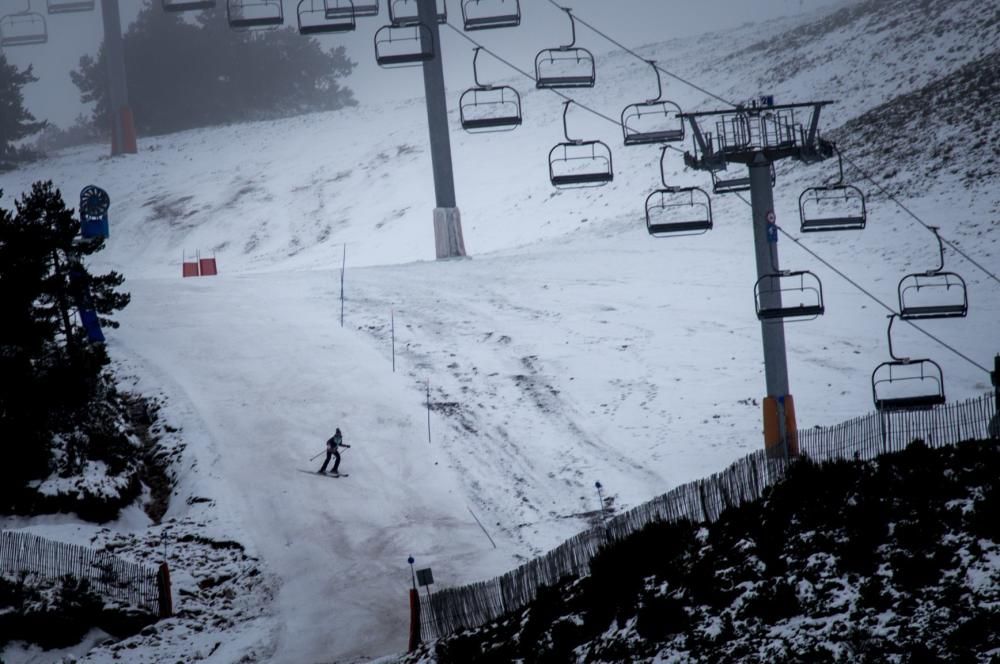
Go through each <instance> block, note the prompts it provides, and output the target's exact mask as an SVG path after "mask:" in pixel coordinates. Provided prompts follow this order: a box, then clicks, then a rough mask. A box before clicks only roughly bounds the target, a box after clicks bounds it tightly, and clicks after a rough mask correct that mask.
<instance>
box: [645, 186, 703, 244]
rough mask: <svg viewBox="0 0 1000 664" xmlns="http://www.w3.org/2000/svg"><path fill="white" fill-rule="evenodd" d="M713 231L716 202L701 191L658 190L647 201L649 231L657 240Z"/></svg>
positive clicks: (697, 188) (680, 189)
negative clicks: (714, 204) (713, 210)
mask: <svg viewBox="0 0 1000 664" xmlns="http://www.w3.org/2000/svg"><path fill="white" fill-rule="evenodd" d="M685 199H686V200H685ZM711 229H712V201H711V198H710V197H709V195H708V194H707V193H706V192H705V191H704V190H703V189H701V188H699V187H673V188H668V189H657V190H656V191H654V192H652V193H651V194H650V195H649V196H647V197H646V231H647V232H648V233H649V234H650V235H652V236H653V237H669V236H681V235H700V234H701V233H704V232H706V231H709V230H711Z"/></svg>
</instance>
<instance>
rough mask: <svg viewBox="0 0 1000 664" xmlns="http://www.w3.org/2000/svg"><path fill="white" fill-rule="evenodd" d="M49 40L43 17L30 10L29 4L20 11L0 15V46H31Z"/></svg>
mask: <svg viewBox="0 0 1000 664" xmlns="http://www.w3.org/2000/svg"><path fill="white" fill-rule="evenodd" d="M48 40H49V28H48V25H47V24H46V23H45V17H44V16H42V15H41V14H39V13H38V12H33V11H31V4H30V3H29V4H28V7H27V8H26V9H25V10H24V11H21V12H18V13H16V14H7V15H6V16H0V47H6V46H31V45H33V44H44V43H45V42H47V41H48Z"/></svg>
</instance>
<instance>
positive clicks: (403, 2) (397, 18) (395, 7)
mask: <svg viewBox="0 0 1000 664" xmlns="http://www.w3.org/2000/svg"><path fill="white" fill-rule="evenodd" d="M418 2H419V0H388V4H389V23H390V25H392V27H394V28H405V27H409V26H413V25H417V24H419V23H420V13H419V7H418V6H417V3H418ZM401 7H411V8H412V10H413V11H412V12H410V13H404V12H402V11H400V9H401ZM437 22H438V23H440V24H442V25H443V24H445V23H447V22H448V6H447V5H446V4H445V0H438V2H437Z"/></svg>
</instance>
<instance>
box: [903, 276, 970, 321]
mask: <svg viewBox="0 0 1000 664" xmlns="http://www.w3.org/2000/svg"><path fill="white" fill-rule="evenodd" d="M897 290H898V292H899V317H900V318H902V319H903V320H927V319H932V318H963V317H965V315H966V314H968V312H969V296H968V289H967V288H966V285H965V280H964V279H962V277H961V276H959V275H958V274H955V273H954V272H942V271H931V272H924V273H922V274H919V273H918V274H908V275H906V276H905V277H903V278H902V279H900V281H899V286H898V288H897Z"/></svg>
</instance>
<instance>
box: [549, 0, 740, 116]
mask: <svg viewBox="0 0 1000 664" xmlns="http://www.w3.org/2000/svg"><path fill="white" fill-rule="evenodd" d="M549 4H551V5H552V6H554V7H558V8H559V9H563V7H562V5H560V4H559V3H557V2H556V1H555V0H549ZM573 18H575V19H576V20H577V21H579V22H580V23H582V24H583V25H585V26H587V27H588V28H590V29H591V30H592V31H594V32H596V33H597V34H599V35H600V36H602V37H604V38H605V39H607V40H608V41H609V42H611V43H612V44H614V45H615V46H617V47H618V48H620V49H622V50H623V51H625V52H626V53H628V54H629V55H632V56H635V57H636V58H638V59H640V60H642V61H643V62H645V63H647V64H648V63H649V58H644V57H642V56H641V55H639V54H638V53H636V52H635V51H633V50H632V49H630V48H629V47H628V46H625V45H624V44H622V43H621V42H619V41H617V40H616V39H614V38H612V37H610V36H608V35H607V34H605V33H604V32H601V31H600V30H598V29H597V28H595V27H594V26H592V25H591V24H590V23H587V22H586V21H584V20H583V19H582V18H580V17H579V16H578V15H577V14H576V13H575V12H574V14H573ZM653 66H654V67H656V68H657V69H658V70H660V71H661V72H663V73H664V74H666V75H667V76H670V77H671V78H674V79H677V80H678V81H680V82H681V83H683V84H684V85H688V86H690V87H692V88H694V89H695V90H697V91H699V92H702V93H704V94H706V95H708V96H709V97H712V98H713V99H717V100H719V101H721V102H722V103H723V104H725V105H726V106H736V104H734V103H733V102H731V101H729V100H728V99H725V98H723V97H720V96H719V95H717V94H715V93H713V92H710V91H708V90H706V89H705V88H703V87H701V86H699V85H696V84H695V83H692V82H691V81H689V80H687V79H685V78H683V77H681V76H678V75H677V74H675V73H673V72H671V71H667V70H666V69H664V68H663V67H661V66H659V65H653Z"/></svg>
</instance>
